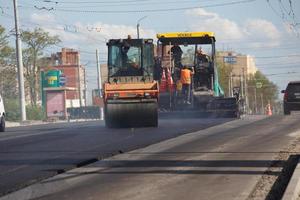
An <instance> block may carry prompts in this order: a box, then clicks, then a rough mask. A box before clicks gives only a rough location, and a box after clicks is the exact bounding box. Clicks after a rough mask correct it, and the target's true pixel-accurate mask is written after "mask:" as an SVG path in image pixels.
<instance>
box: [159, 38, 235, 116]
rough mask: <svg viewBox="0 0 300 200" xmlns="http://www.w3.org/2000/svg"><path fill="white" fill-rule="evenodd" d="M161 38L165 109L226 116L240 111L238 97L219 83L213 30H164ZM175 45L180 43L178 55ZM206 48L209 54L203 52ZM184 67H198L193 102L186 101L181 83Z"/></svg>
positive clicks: (162, 83)
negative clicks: (181, 72) (230, 94)
mask: <svg viewBox="0 0 300 200" xmlns="http://www.w3.org/2000/svg"><path fill="white" fill-rule="evenodd" d="M157 39H158V44H157V46H158V58H159V71H160V76H159V77H160V78H159V81H160V108H161V109H163V110H167V111H168V110H170V111H178V110H181V111H182V110H183V111H193V112H198V113H205V114H215V115H218V116H226V117H237V116H238V115H239V106H238V99H237V98H236V97H226V98H225V97H224V92H223V90H222V88H221V86H220V84H219V80H218V70H217V65H216V48H215V42H216V39H215V37H214V33H213V32H175V33H160V34H157ZM174 46H177V51H180V55H174V54H176V52H174V51H173V49H172V47H174ZM178 47H179V48H180V50H178ZM204 50H205V51H206V53H207V54H205V53H203V51H204ZM177 53H178V52H177ZM176 56H177V58H176ZM178 56H179V57H178ZM183 67H187V68H190V69H192V68H193V69H194V74H193V76H192V81H191V84H190V91H191V92H190V99H191V102H189V104H188V105H187V104H186V103H185V102H184V101H183V97H182V93H181V86H180V84H181V83H180V71H181V70H182V68H183Z"/></svg>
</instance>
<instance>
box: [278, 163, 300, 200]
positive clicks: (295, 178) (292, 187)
mask: <svg viewBox="0 0 300 200" xmlns="http://www.w3.org/2000/svg"><path fill="white" fill-rule="evenodd" d="M299 194H300V158H299V159H298V163H297V165H296V167H295V170H294V172H293V175H292V177H291V179H290V182H289V184H288V186H287V188H286V190H285V192H284V195H283V197H282V200H297V199H299Z"/></svg>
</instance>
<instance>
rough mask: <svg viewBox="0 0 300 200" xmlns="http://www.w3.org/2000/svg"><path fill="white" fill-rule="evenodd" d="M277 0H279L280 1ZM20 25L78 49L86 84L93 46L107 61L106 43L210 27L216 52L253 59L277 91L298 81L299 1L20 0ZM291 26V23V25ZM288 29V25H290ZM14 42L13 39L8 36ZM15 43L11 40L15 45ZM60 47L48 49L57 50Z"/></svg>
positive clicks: (7, 10) (91, 76)
mask: <svg viewBox="0 0 300 200" xmlns="http://www.w3.org/2000/svg"><path fill="white" fill-rule="evenodd" d="M280 2H281V3H280ZM18 3H19V12H20V22H21V28H22V29H32V28H34V27H42V28H44V29H45V30H47V31H49V32H50V33H51V34H58V35H59V36H60V37H61V39H62V43H61V44H60V46H65V47H73V48H77V49H80V50H81V61H82V63H85V64H87V72H88V77H87V78H88V82H89V83H88V87H89V89H91V88H93V87H95V83H96V76H95V69H96V67H95V55H94V52H95V49H96V48H99V49H100V52H101V53H102V54H101V61H102V62H105V60H106V54H105V52H106V47H105V41H106V40H107V39H109V38H120V37H126V36H127V35H128V34H131V35H133V36H135V35H136V24H137V20H138V19H140V18H142V17H144V16H146V18H144V19H143V20H142V21H141V22H140V24H141V36H142V37H152V38H153V37H155V33H158V32H170V31H213V32H215V33H216V38H217V44H218V46H217V47H218V49H219V50H235V51H237V52H238V53H242V54H249V55H252V56H254V57H256V64H257V67H258V68H259V70H261V71H262V72H263V73H264V74H266V75H267V76H268V77H269V78H270V79H271V80H272V81H273V82H275V83H276V84H277V85H278V86H279V88H280V89H284V87H285V85H286V84H287V82H288V81H290V80H297V79H298V80H299V79H300V24H299V23H300V1H298V0H292V5H290V4H289V0H269V1H267V0H248V1H247V0H181V1H176V0H165V1H162V0H139V1H138V0H86V1H84V0H45V1H44V0H30V1H29V0H18ZM0 6H1V10H0V12H1V14H0V24H1V25H2V26H4V27H5V28H6V29H7V30H11V29H13V27H14V23H13V18H12V16H13V9H12V8H13V5H12V1H7V0H0ZM291 25H294V26H291ZM291 27H292V28H291ZM11 39H12V42H13V37H12V38H11ZM13 44H14V43H12V45H13ZM59 50H60V47H53V48H50V49H48V50H47V52H48V53H49V54H50V53H51V52H56V51H59Z"/></svg>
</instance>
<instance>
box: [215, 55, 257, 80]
mask: <svg viewBox="0 0 300 200" xmlns="http://www.w3.org/2000/svg"><path fill="white" fill-rule="evenodd" d="M217 62H219V63H224V64H225V65H228V66H230V67H232V74H233V75H235V76H240V75H243V73H244V75H254V74H255V73H256V72H257V68H256V65H255V59H254V57H252V56H250V55H242V54H237V53H235V52H232V51H221V52H218V54H217Z"/></svg>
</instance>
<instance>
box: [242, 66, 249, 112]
mask: <svg viewBox="0 0 300 200" xmlns="http://www.w3.org/2000/svg"><path fill="white" fill-rule="evenodd" d="M243 79H244V87H245V91H244V92H245V104H246V113H248V111H249V109H248V108H249V100H248V84H247V80H248V79H247V74H246V73H245V68H244V67H243Z"/></svg>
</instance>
